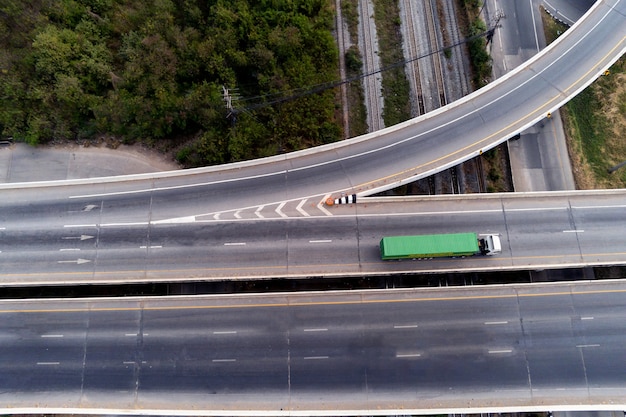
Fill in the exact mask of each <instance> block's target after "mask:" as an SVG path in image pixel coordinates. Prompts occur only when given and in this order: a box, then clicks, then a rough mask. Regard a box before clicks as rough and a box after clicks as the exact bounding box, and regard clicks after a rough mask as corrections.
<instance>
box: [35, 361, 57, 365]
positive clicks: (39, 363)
mask: <svg viewBox="0 0 626 417" xmlns="http://www.w3.org/2000/svg"><path fill="white" fill-rule="evenodd" d="M60 364H61V362H37V365H60Z"/></svg>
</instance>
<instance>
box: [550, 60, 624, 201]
mask: <svg viewBox="0 0 626 417" xmlns="http://www.w3.org/2000/svg"><path fill="white" fill-rule="evenodd" d="M625 108H626V59H624V58H622V59H620V60H619V61H618V62H617V63H616V64H615V65H613V67H612V68H611V69H610V74H609V75H608V76H603V77H600V79H598V80H597V81H596V82H595V83H593V84H592V85H590V86H589V87H587V88H586V89H585V90H584V91H582V92H581V93H580V94H579V95H578V96H576V97H574V98H573V99H572V100H571V101H570V102H569V103H567V104H566V105H565V106H564V108H563V109H562V111H561V114H562V115H563V119H564V125H565V131H566V134H567V139H568V141H567V142H568V148H569V152H570V158H571V160H572V165H573V171H574V178H575V180H576V186H577V188H579V189H596V188H626V167H622V168H620V169H618V170H616V171H615V172H613V173H609V169H611V168H613V167H615V166H616V165H618V164H620V163H621V162H624V161H626V142H625V141H624V138H625V137H626V115H625V114H624V113H626V111H624V109H625Z"/></svg>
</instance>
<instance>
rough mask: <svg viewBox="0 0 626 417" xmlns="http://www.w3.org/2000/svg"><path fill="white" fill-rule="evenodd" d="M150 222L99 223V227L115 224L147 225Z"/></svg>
mask: <svg viewBox="0 0 626 417" xmlns="http://www.w3.org/2000/svg"><path fill="white" fill-rule="evenodd" d="M149 224H150V222H129V223H101V224H100V227H116V226H124V227H128V226H147V225H149Z"/></svg>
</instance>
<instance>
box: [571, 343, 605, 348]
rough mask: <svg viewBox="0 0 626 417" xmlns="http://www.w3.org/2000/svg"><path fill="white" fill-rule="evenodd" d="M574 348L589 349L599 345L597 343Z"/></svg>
mask: <svg viewBox="0 0 626 417" xmlns="http://www.w3.org/2000/svg"><path fill="white" fill-rule="evenodd" d="M576 347H577V348H579V349H582V348H590V347H600V345H599V344H597V343H591V344H588V345H576Z"/></svg>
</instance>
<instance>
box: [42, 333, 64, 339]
mask: <svg viewBox="0 0 626 417" xmlns="http://www.w3.org/2000/svg"><path fill="white" fill-rule="evenodd" d="M41 337H51V338H52V337H54V338H58V337H63V335H62V334H42V335H41Z"/></svg>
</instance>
